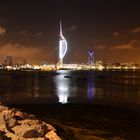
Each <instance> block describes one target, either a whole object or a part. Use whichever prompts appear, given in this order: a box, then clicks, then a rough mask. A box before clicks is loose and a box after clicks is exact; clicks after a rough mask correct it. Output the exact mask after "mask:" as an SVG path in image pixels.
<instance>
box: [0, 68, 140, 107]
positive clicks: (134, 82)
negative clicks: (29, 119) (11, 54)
mask: <svg viewBox="0 0 140 140" xmlns="http://www.w3.org/2000/svg"><path fill="white" fill-rule="evenodd" d="M0 101H2V102H6V103H11V104H12V103H17V104H26V103H27V104H29V103H34V104H36V103H45V104H50V103H65V104H66V103H77V104H78V103H100V104H102V103H109V104H112V103H113V104H114V103H115V104H128V105H130V106H131V105H140V71H69V70H58V71H50V72H46V71H0Z"/></svg>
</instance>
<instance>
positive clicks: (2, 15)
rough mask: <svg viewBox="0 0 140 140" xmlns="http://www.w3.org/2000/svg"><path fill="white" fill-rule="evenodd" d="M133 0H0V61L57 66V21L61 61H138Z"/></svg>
mask: <svg viewBox="0 0 140 140" xmlns="http://www.w3.org/2000/svg"><path fill="white" fill-rule="evenodd" d="M139 3H140V2H139V1H138V0H0V63H2V62H3V59H4V57H5V56H9V55H10V56H12V57H13V60H14V63H16V62H18V63H22V60H23V59H26V60H27V62H28V63H38V64H40V63H44V62H48V63H56V62H57V58H58V43H59V42H58V41H59V21H60V20H61V21H62V24H63V35H64V36H65V38H66V40H67V42H68V52H67V54H66V56H65V58H64V62H66V63H73V62H75V63H86V62H87V52H88V49H94V51H95V60H96V61H98V60H102V61H104V62H106V63H107V62H114V61H119V62H130V61H132V62H137V63H140V4H139Z"/></svg>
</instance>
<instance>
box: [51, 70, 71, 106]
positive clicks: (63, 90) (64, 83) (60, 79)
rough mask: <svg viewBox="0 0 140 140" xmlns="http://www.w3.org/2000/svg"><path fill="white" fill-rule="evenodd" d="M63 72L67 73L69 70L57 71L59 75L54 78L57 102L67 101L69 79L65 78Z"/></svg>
mask: <svg viewBox="0 0 140 140" xmlns="http://www.w3.org/2000/svg"><path fill="white" fill-rule="evenodd" d="M64 74H67V75H69V74H70V72H69V71H66V72H65V71H59V75H58V76H56V77H55V78H54V81H55V85H56V95H57V97H58V99H59V101H58V102H59V103H63V104H65V103H67V102H68V97H69V95H70V90H71V89H70V88H71V87H70V79H69V78H65V77H64Z"/></svg>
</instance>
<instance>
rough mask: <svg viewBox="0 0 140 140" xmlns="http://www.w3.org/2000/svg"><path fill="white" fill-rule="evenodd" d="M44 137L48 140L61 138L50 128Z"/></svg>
mask: <svg viewBox="0 0 140 140" xmlns="http://www.w3.org/2000/svg"><path fill="white" fill-rule="evenodd" d="M45 138H46V139H48V140H61V138H60V137H59V136H58V135H57V134H56V133H55V132H54V131H53V130H52V131H49V132H48V133H47V134H46V135H45Z"/></svg>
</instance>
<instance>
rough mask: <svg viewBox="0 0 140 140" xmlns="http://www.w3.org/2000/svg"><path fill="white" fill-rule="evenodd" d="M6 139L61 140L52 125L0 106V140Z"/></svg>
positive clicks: (32, 116)
mask: <svg viewBox="0 0 140 140" xmlns="http://www.w3.org/2000/svg"><path fill="white" fill-rule="evenodd" d="M2 132H3V133H2ZM7 137H8V138H7ZM5 138H6V139H5ZM8 139H12V140H26V139H28V140H61V139H60V137H59V136H58V135H57V134H56V129H55V128H54V127H53V126H52V125H50V124H47V123H46V122H43V121H40V120H37V119H36V117H35V116H34V115H30V114H27V113H23V112H21V111H19V110H16V109H9V108H8V107H5V106H2V105H0V140H8Z"/></svg>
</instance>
